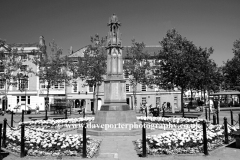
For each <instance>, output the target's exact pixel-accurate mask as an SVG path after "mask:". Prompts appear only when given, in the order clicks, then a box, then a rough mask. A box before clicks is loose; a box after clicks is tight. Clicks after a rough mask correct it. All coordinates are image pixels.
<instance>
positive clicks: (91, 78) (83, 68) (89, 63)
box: [71, 35, 107, 114]
mask: <svg viewBox="0 0 240 160" xmlns="http://www.w3.org/2000/svg"><path fill="white" fill-rule="evenodd" d="M105 42H106V39H104V38H102V39H101V40H100V38H99V35H95V36H94V37H91V43H92V44H90V45H89V46H88V48H87V49H86V51H85V52H84V56H83V57H79V59H78V64H77V66H75V67H77V68H76V71H75V72H76V75H77V77H79V78H81V79H82V80H83V81H84V82H85V84H84V86H89V87H93V101H94V108H93V109H92V113H93V114H95V112H96V111H97V99H98V98H97V95H98V91H99V86H100V85H101V84H102V82H103V81H104V75H106V69H107V62H106V61H107V53H106V50H105V48H104V44H105ZM71 68H74V67H71Z"/></svg>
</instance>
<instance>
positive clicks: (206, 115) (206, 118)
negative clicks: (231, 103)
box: [205, 108, 207, 120]
mask: <svg viewBox="0 0 240 160" xmlns="http://www.w3.org/2000/svg"><path fill="white" fill-rule="evenodd" d="M205 117H206V120H207V108H205Z"/></svg>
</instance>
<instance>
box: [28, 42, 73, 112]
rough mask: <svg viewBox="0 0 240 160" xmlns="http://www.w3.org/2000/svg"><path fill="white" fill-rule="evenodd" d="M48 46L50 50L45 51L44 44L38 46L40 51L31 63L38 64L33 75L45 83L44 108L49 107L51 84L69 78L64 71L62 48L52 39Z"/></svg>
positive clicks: (65, 63) (63, 81)
mask: <svg viewBox="0 0 240 160" xmlns="http://www.w3.org/2000/svg"><path fill="white" fill-rule="evenodd" d="M49 47H50V52H49V53H47V51H46V46H40V52H39V53H38V54H37V56H35V57H34V58H33V59H32V61H33V63H34V64H35V65H37V66H38V71H36V72H34V73H35V75H37V76H38V77H39V81H40V83H43V84H46V88H47V97H46V102H45V106H46V109H48V107H49V89H50V88H51V86H53V85H55V84H60V83H65V82H66V81H68V80H70V79H71V77H70V76H68V75H67V72H65V68H66V65H67V58H66V57H61V55H62V49H61V48H59V46H58V45H57V44H56V43H55V42H54V41H52V42H51V43H50V44H49ZM65 87H66V86H65Z"/></svg>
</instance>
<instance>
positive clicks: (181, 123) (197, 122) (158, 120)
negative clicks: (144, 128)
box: [137, 116, 210, 130]
mask: <svg viewBox="0 0 240 160" xmlns="http://www.w3.org/2000/svg"><path fill="white" fill-rule="evenodd" d="M137 119H138V120H139V121H144V122H145V123H146V124H148V125H149V124H150V125H151V128H152V127H154V126H155V128H163V129H164V130H165V128H174V129H186V128H191V127H199V126H201V125H202V122H203V119H190V118H173V117H172V118H166V117H144V116H142V117H137ZM206 123H207V124H209V123H210V122H208V121H207V122H206Z"/></svg>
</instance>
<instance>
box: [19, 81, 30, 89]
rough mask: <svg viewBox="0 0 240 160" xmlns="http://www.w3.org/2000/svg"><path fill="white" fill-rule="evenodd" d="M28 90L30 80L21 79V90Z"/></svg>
mask: <svg viewBox="0 0 240 160" xmlns="http://www.w3.org/2000/svg"><path fill="white" fill-rule="evenodd" d="M26 88H28V79H20V84H19V90H21V89H26Z"/></svg>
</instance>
